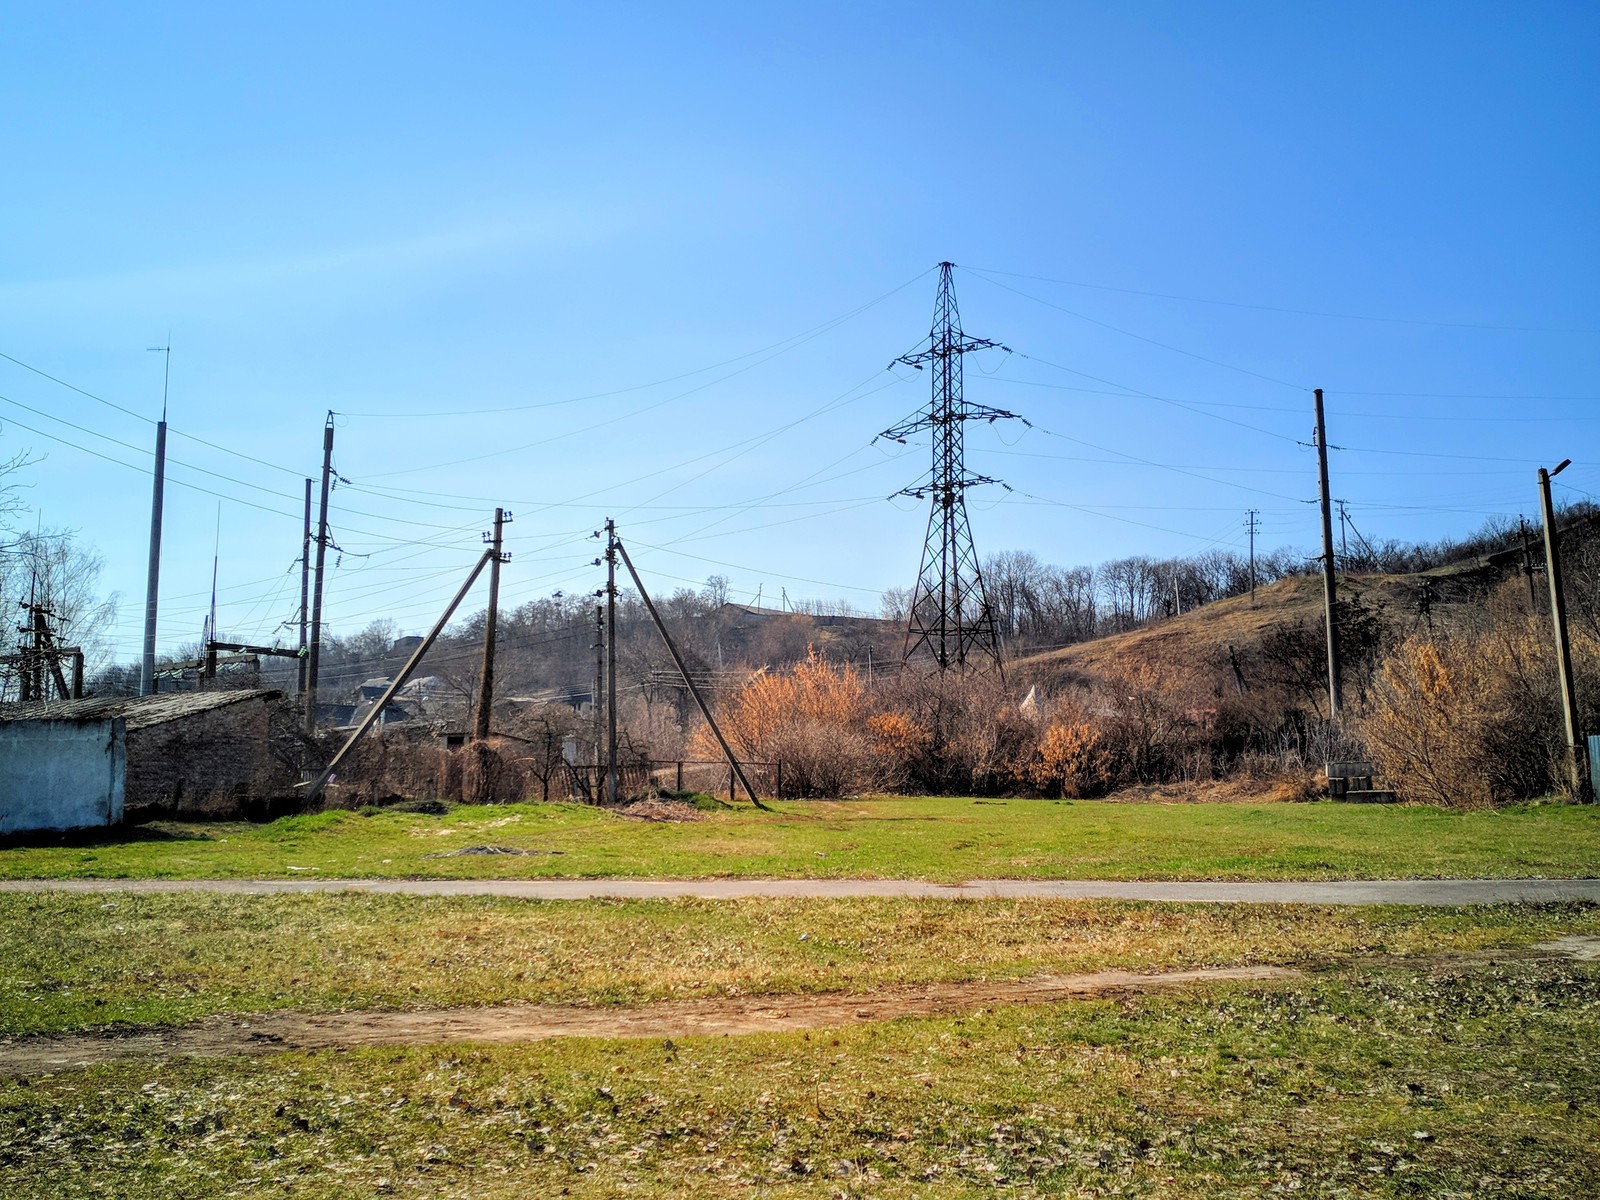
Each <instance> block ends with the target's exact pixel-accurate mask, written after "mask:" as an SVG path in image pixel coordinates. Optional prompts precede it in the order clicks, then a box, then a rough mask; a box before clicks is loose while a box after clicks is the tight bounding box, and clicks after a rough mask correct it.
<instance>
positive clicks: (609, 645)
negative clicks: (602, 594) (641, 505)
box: [606, 517, 617, 804]
mask: <svg viewBox="0 0 1600 1200" xmlns="http://www.w3.org/2000/svg"><path fill="white" fill-rule="evenodd" d="M616 802H617V523H616V522H615V521H613V520H612V519H611V518H610V517H607V518H606V803H607V804H615V803H616Z"/></svg>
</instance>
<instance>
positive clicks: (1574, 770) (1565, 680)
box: [1539, 458, 1594, 801]
mask: <svg viewBox="0 0 1600 1200" xmlns="http://www.w3.org/2000/svg"><path fill="white" fill-rule="evenodd" d="M1571 461H1572V460H1571V459H1570V458H1569V459H1563V460H1562V462H1561V465H1560V466H1559V467H1557V468H1556V469H1555V470H1554V471H1546V470H1545V469H1544V468H1543V467H1540V468H1539V511H1540V515H1541V516H1542V517H1543V518H1544V573H1545V575H1546V576H1548V577H1549V580H1550V618H1551V621H1552V623H1553V624H1554V625H1555V629H1556V666H1557V668H1558V669H1559V671H1560V674H1561V715H1562V718H1563V720H1564V721H1565V723H1566V733H1567V762H1568V766H1569V768H1570V769H1571V774H1572V779H1571V782H1572V795H1573V798H1574V799H1576V800H1579V801H1589V800H1592V799H1593V798H1594V797H1593V795H1592V794H1591V789H1590V787H1589V770H1588V767H1589V763H1588V754H1587V752H1586V748H1585V745H1584V741H1583V738H1581V737H1580V736H1579V735H1578V694H1577V689H1576V688H1575V687H1574V685H1573V680H1572V647H1571V645H1570V643H1569V642H1568V641H1567V598H1566V595H1565V594H1564V593H1563V592H1562V590H1561V545H1560V542H1561V539H1560V537H1559V536H1558V534H1557V532H1556V517H1555V509H1554V506H1553V505H1552V504H1551V502H1550V477H1551V476H1552V475H1559V474H1561V472H1562V471H1564V470H1566V468H1567V464H1568V463H1570V462H1571Z"/></svg>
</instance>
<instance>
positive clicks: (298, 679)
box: [213, 479, 312, 696]
mask: <svg viewBox="0 0 1600 1200" xmlns="http://www.w3.org/2000/svg"><path fill="white" fill-rule="evenodd" d="M311 487H312V481H311V480H309V479H308V480H306V517H305V533H304V535H303V536H302V537H301V539H300V661H299V663H298V664H297V666H296V670H295V683H296V684H297V685H298V687H299V688H300V694H301V696H304V695H305V694H306V621H307V619H308V618H309V616H310V612H311V608H310V606H311ZM214 633H215V631H213V634H214Z"/></svg>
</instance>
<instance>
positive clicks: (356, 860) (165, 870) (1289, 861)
mask: <svg viewBox="0 0 1600 1200" xmlns="http://www.w3.org/2000/svg"><path fill="white" fill-rule="evenodd" d="M779 807H780V811H778V812H775V813H763V812H758V811H755V810H753V809H748V808H742V809H728V810H722V811H714V812H709V813H706V814H704V816H705V819H704V820H701V821H693V822H683V823H652V822H644V821H639V820H634V819H630V818H627V817H624V816H619V815H617V814H615V813H612V812H607V811H601V810H598V809H594V808H588V807H584V806H581V805H568V804H519V805H497V806H490V807H476V808H474V807H460V808H456V809H454V810H452V811H451V812H449V813H448V814H446V815H444V816H425V815H419V814H414V813H398V812H379V813H376V814H375V815H362V814H358V813H353V812H324V813H316V814H312V815H308V816H299V817H286V818H284V819H282V820H279V821H275V822H273V823H272V824H269V825H260V826H256V825H246V824H179V823H162V824H157V825H153V826H142V827H138V828H135V829H132V830H128V831H120V832H117V833H113V834H111V835H107V836H104V837H101V838H98V839H82V838H71V839H67V840H65V841H62V840H61V839H56V841H55V842H54V844H52V843H50V842H49V841H40V842H36V843H34V844H28V845H22V844H12V845H10V846H9V847H7V848H5V849H0V878H14V879H15V878H31V879H39V878H63V879H66V878H89V877H100V878H173V879H198V878H222V879H250V878H284V877H288V878H294V877H305V876H321V877H330V878H331V877H338V878H379V877H420V878H441V879H451V878H555V877H576V878H593V877H600V876H634V877H640V876H661V877H668V878H687V879H693V878H712V877H728V878H755V877H763V876H778V877H789V878H906V879H926V880H936V881H952V882H953V881H960V880H963V879H985V878H1018V879H1058V878H1090V879H1228V880H1249V879H1381V878H1448V877H1470V876H1495V877H1502V878H1515V877H1574V876H1592V875H1594V874H1596V872H1597V870H1600V809H1597V808H1593V807H1576V806H1569V805H1535V806H1529V807H1522V808H1513V809H1504V810H1500V811H1497V812H1470V813H1458V812H1444V811H1441V810H1437V809H1431V808H1412V807H1393V806H1368V805H1336V804H1331V803H1311V804H1244V803H1236V804H1122V803H1110V802H1086V801H1072V802H1067V801H1046V800H1010V801H1000V800H971V799H952V798H937V799H915V798H910V799H908V798H872V799H863V800H849V801H833V802H807V803H789V804H784V805H781V806H779ZM485 845H488V846H499V847H506V848H510V849H514V850H520V851H526V852H528V853H525V854H521V855H464V856H458V857H448V856H447V857H440V855H448V853H449V852H450V851H454V850H461V849H463V848H466V847H471V846H485Z"/></svg>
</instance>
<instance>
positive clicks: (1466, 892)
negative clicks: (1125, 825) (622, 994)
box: [0, 879, 1600, 906]
mask: <svg viewBox="0 0 1600 1200" xmlns="http://www.w3.org/2000/svg"><path fill="white" fill-rule="evenodd" d="M51 891H60V892H79V893H92V894H97V895H98V894H101V893H109V892H133V893H141V892H223V893H228V894H232V895H249V896H267V895H279V894H295V893H301V892H371V893H378V894H384V895H406V896H509V897H513V898H517V899H522V900H594V899H624V900H647V899H674V898H678V897H699V898H704V899H710V900H735V899H742V898H746V897H752V896H769V897H791V898H793V897H798V898H808V899H823V900H826V899H834V898H841V897H850V896H888V897H904V898H910V899H917V900H1015V899H1047V900H1095V899H1102V900H1165V901H1175V902H1180V903H1196V904H1421V905H1430V906H1439V905H1442V906H1452V905H1458V904H1507V903H1513V902H1534V901H1551V900H1592V901H1600V879H1334V880H1323V881H1283V882H1254V883H1225V882H1216V881H1195V882H1161V881H1143V880H1130V881H1113V880H1098V879H975V880H969V881H968V882H966V883H924V882H922V881H921V880H916V879H692V880H685V879H3V880H0V892H51Z"/></svg>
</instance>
